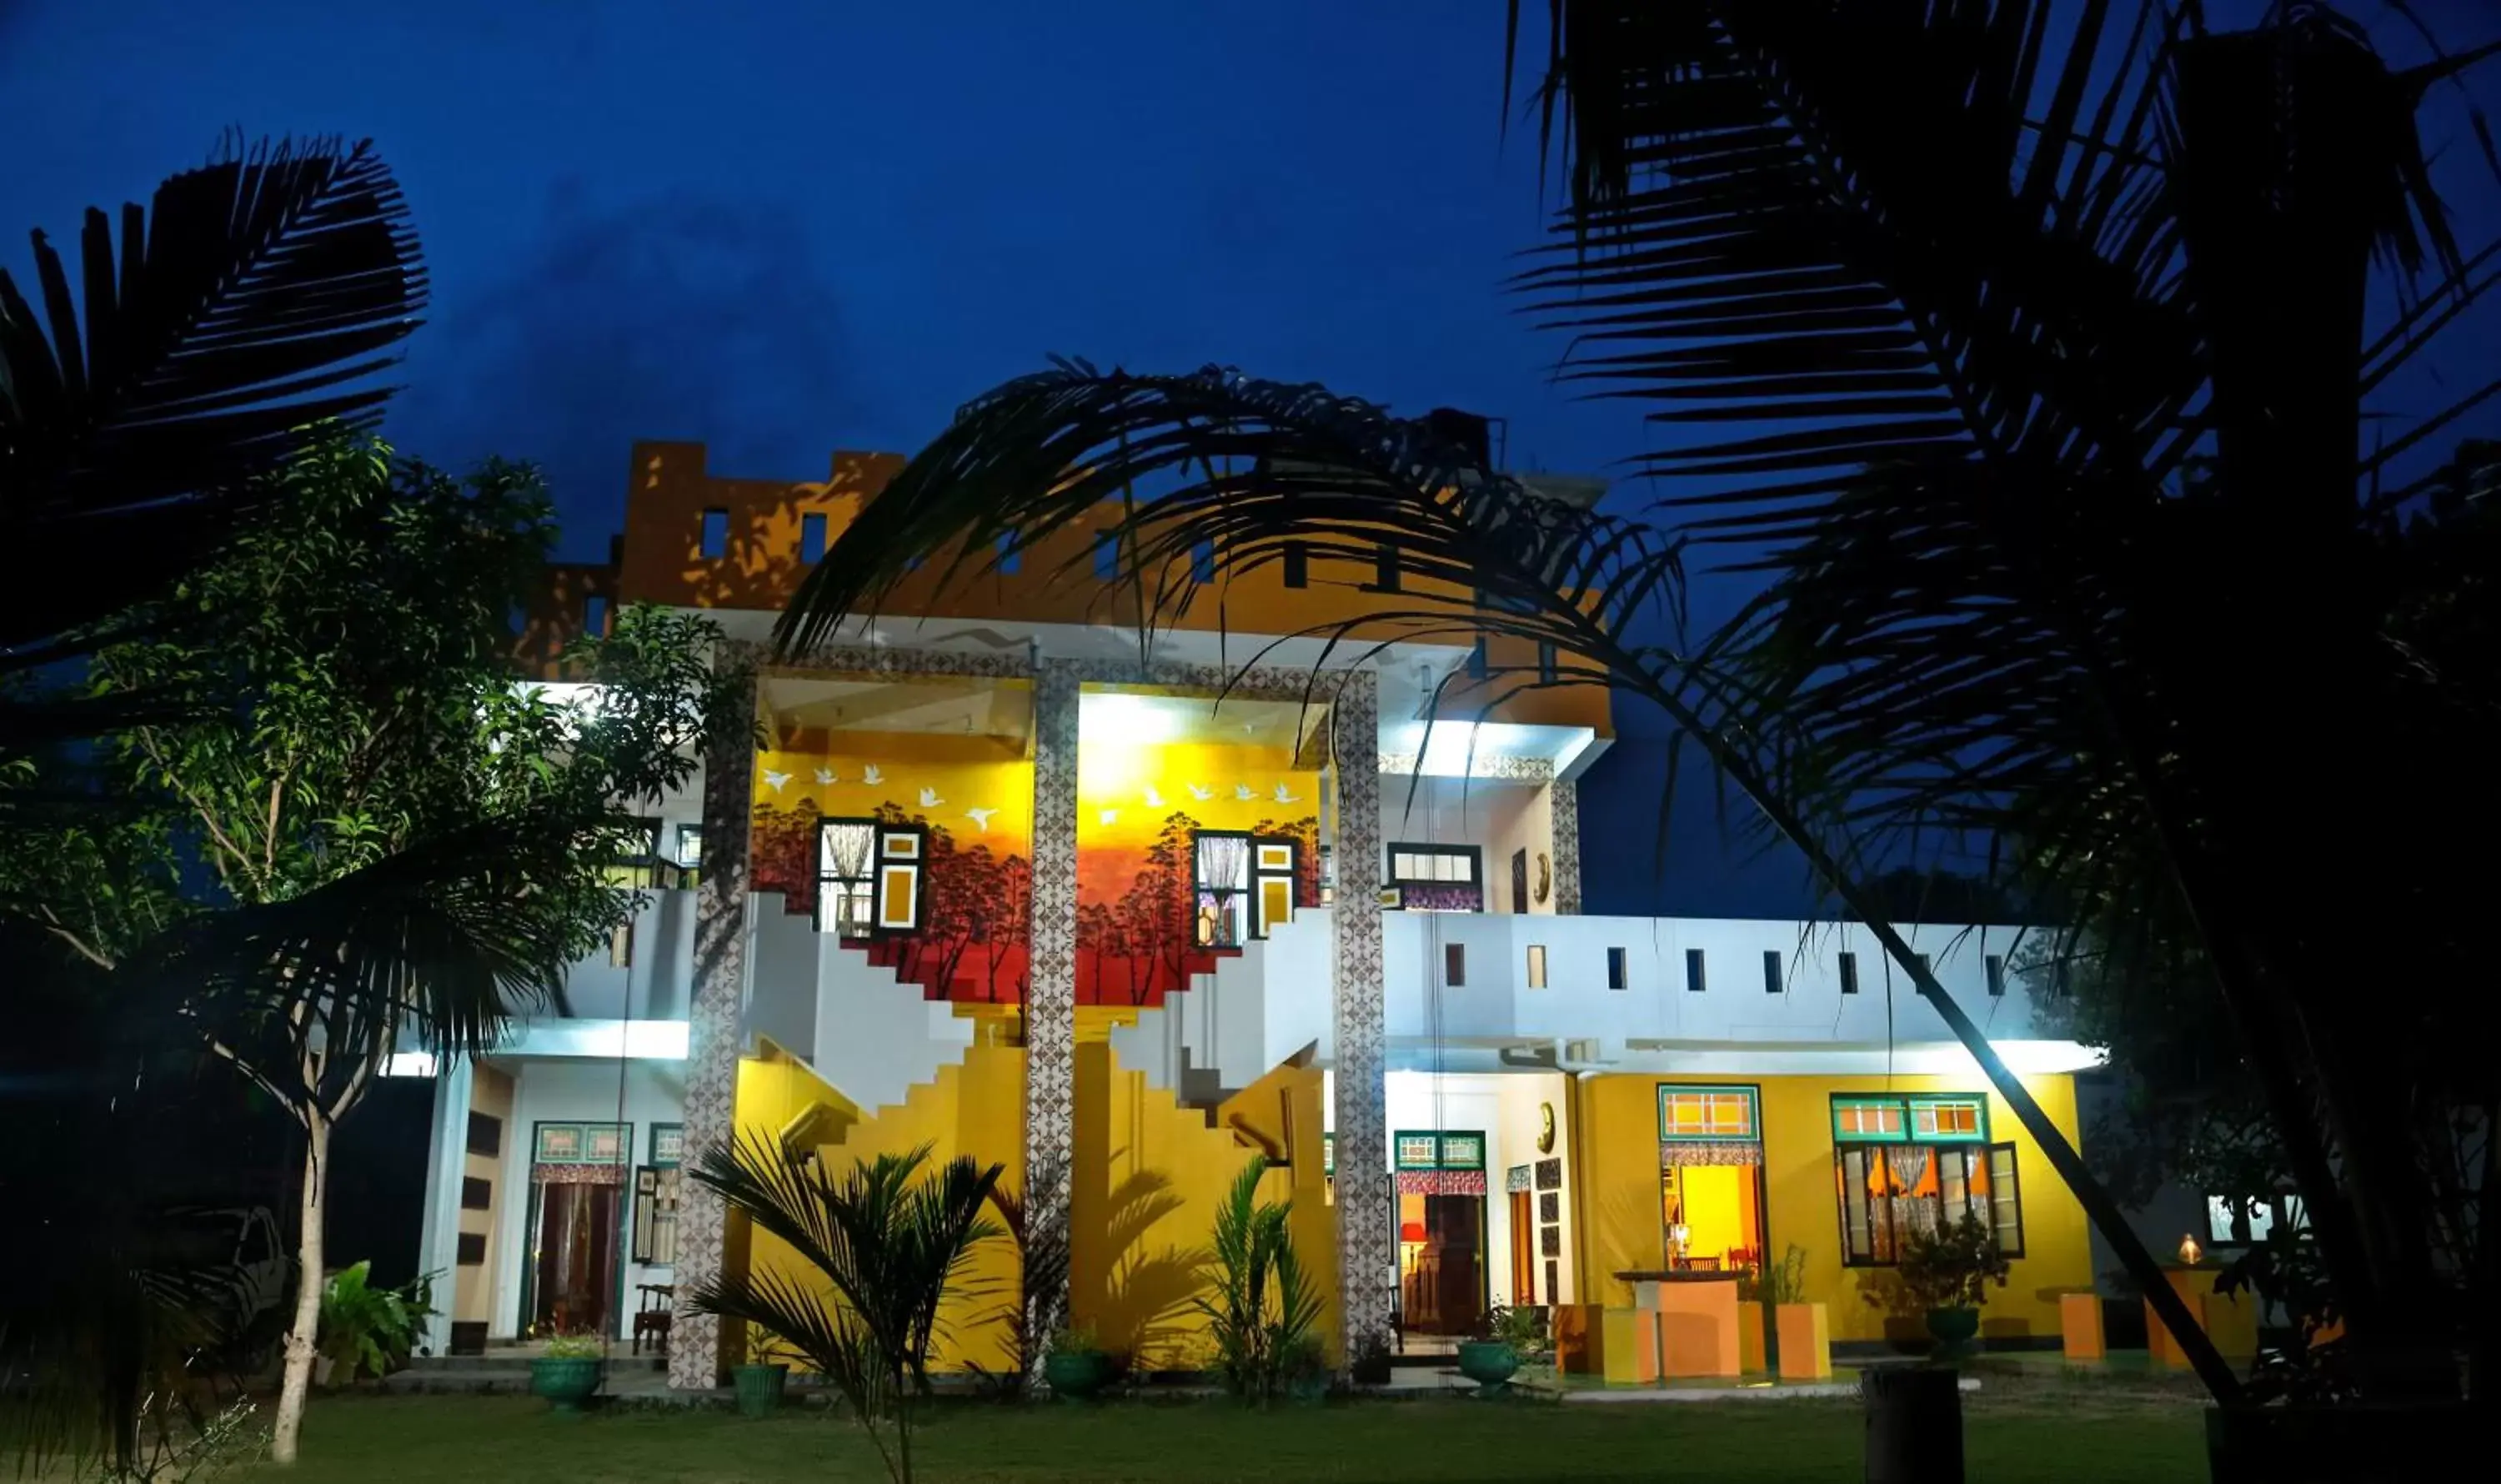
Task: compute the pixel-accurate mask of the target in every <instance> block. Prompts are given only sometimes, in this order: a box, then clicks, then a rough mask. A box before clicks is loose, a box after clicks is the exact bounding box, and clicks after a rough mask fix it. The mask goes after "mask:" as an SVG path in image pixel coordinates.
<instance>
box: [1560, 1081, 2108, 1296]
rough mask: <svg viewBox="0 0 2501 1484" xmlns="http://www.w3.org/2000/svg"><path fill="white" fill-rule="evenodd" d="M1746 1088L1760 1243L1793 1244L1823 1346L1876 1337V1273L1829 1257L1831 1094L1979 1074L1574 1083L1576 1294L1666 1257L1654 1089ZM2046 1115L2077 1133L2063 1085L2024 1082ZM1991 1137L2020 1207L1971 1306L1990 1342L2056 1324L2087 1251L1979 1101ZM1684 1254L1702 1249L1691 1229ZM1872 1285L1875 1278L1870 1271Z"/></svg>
mask: <svg viewBox="0 0 2501 1484" xmlns="http://www.w3.org/2000/svg"><path fill="white" fill-rule="evenodd" d="M1747 1082H1751V1083H1753V1084H1755V1085H1757V1086H1759V1087H1760V1088H1761V1090H1762V1121H1763V1152H1764V1166H1763V1186H1764V1194H1765V1197H1766V1200H1765V1207H1766V1209H1765V1222H1764V1227H1765V1237H1766V1244H1767V1247H1768V1249H1769V1252H1770V1254H1771V1255H1772V1256H1773V1257H1774V1258H1775V1259H1777V1257H1778V1256H1779V1254H1781V1253H1782V1252H1783V1251H1784V1250H1785V1249H1786V1248H1787V1247H1788V1246H1789V1245H1790V1244H1792V1243H1794V1244H1795V1245H1797V1246H1799V1247H1801V1248H1803V1249H1805V1251H1806V1297H1807V1299H1809V1300H1810V1301H1817V1302H1822V1303H1825V1304H1828V1305H1830V1308H1831V1320H1832V1337H1833V1338H1834V1339H1836V1340H1844V1339H1851V1340H1859V1339H1863V1340H1879V1339H1883V1338H1884V1318H1885V1316H1884V1312H1883V1311H1882V1310H1880V1309H1877V1308H1873V1307H1870V1306H1869V1305H1868V1304H1867V1303H1866V1302H1865V1301H1864V1299H1862V1297H1861V1294H1862V1291H1863V1288H1862V1285H1863V1281H1864V1280H1866V1279H1868V1278H1871V1277H1878V1276H1879V1275H1881V1274H1884V1273H1886V1272H1888V1271H1889V1269H1883V1268H1849V1269H1845V1268H1844V1267H1843V1266H1842V1265H1841V1213H1840V1208H1839V1204H1838V1197H1837V1195H1836V1190H1835V1183H1834V1175H1833V1144H1832V1109H1831V1096H1832V1095H1833V1094H1835V1093H1886V1092H1890V1093H1927V1092H1937V1093H1971V1092H1980V1091H1983V1090H1984V1089H1985V1087H1986V1084H1985V1083H1984V1082H1983V1081H1982V1080H1981V1079H1980V1078H1979V1077H1978V1076H1976V1075H1975V1076H1973V1077H1969V1078H1940V1077H1893V1078H1885V1077H1882V1076H1868V1077H1757V1078H1745V1077H1656V1076H1609V1077H1595V1078H1590V1079H1588V1080H1587V1081H1584V1082H1582V1083H1580V1084H1579V1085H1578V1087H1577V1088H1576V1090H1575V1095H1574V1096H1576V1097H1577V1098H1578V1099H1579V1109H1578V1112H1579V1119H1578V1124H1577V1131H1578V1133H1579V1137H1580V1145H1579V1151H1578V1157H1577V1159H1576V1160H1575V1163H1574V1174H1575V1175H1576V1176H1577V1177H1578V1192H1577V1194H1576V1195H1575V1197H1574V1201H1573V1203H1574V1208H1575V1210H1576V1211H1577V1212H1578V1213H1579V1217H1580V1221H1579V1229H1580V1236H1579V1239H1580V1243H1581V1245H1580V1248H1579V1251H1580V1253H1581V1255H1582V1258H1583V1265H1582V1273H1583V1274H1584V1281H1583V1282H1582V1283H1581V1284H1580V1285H1579V1287H1578V1289H1577V1296H1578V1298H1579V1299H1580V1300H1581V1301H1582V1302H1591V1303H1608V1304H1625V1303H1629V1302H1630V1301H1631V1295H1630V1293H1629V1292H1628V1290H1627V1288H1626V1286H1625V1285H1624V1284H1623V1283H1621V1282H1618V1281H1617V1280H1616V1279H1615V1277H1614V1276H1613V1275H1614V1274H1616V1273H1617V1272H1623V1271H1628V1270H1634V1269H1640V1268H1655V1267H1658V1266H1660V1265H1663V1263H1664V1262H1665V1256H1666V1255H1665V1252H1664V1250H1663V1249H1664V1247H1665V1234H1664V1231H1663V1228H1662V1225H1661V1222H1660V1215H1659V1171H1658V1092H1657V1090H1658V1088H1659V1087H1660V1086H1661V1085H1662V1084H1679V1083H1684V1084H1702V1085H1725V1084H1729V1083H1747ZM2024 1085H2025V1086H2026V1087H2027V1088H2029V1089H2030V1090H2031V1093H2032V1096H2034V1097H2035V1098H2038V1099H2039V1100H2040V1103H2041V1105H2042V1108H2043V1109H2044V1110H2045V1111H2046V1112H2048V1114H2049V1115H2050V1119H2051V1123H2053V1124H2055V1125H2056V1126H2057V1128H2058V1130H2059V1131H2060V1132H2061V1133H2063V1134H2065V1135H2066V1136H2067V1137H2068V1139H2070V1140H2074V1139H2075V1138H2076V1136H2077V1134H2076V1097H2075V1083H2074V1079H2072V1078H2070V1077H2068V1076H2065V1075H2053V1076H2038V1077H2027V1078H2025V1079H2024ZM1988 1127H1989V1136H1990V1138H1991V1139H1993V1140H1995V1141H1997V1142H2001V1143H2008V1142H2011V1143H2013V1144H2014V1145H2015V1146H2016V1165H2017V1169H2016V1175H2017V1182H2018V1194H2019V1196H2020V1198H2021V1201H2022V1208H2023V1242H2024V1255H2023V1256H2022V1257H2020V1258H2017V1259H2016V1260H2014V1263H2013V1270H2012V1272H2011V1273H2010V1274H2009V1277H2008V1282H2007V1286H2006V1287H2005V1288H2003V1289H1998V1288H1991V1289H1990V1290H1989V1293H1988V1302H1987V1305H1986V1307H1985V1308H1984V1309H1983V1310H1982V1314H1981V1322H1982V1325H1983V1332H1984V1333H1985V1334H1987V1335H1989V1336H1991V1337H2015V1336H2021V1335H2049V1334H2055V1333H2057V1332H2058V1300H2057V1295H2056V1290H2058V1289H2059V1288H2062V1287H2078V1286H2088V1285H2089V1284H2090V1283H2091V1282H2092V1256H2091V1249H2090V1245H2089V1239H2088V1237H2087V1235H2086V1228H2085V1222H2084V1208H2083V1207H2082V1206H2080V1205H2078V1204H2077V1203H2076V1199H2075V1197H2073V1196H2072V1195H2070V1194H2069V1193H2068V1191H2067V1188H2066V1187H2065V1186H2064V1185H2062V1184H2060V1183H2059V1180H2058V1177H2057V1174H2056V1173H2055V1172H2054V1171H2052V1170H2051V1168H2050V1164H2049V1162H2048V1161H2047V1160H2046V1159H2044V1158H2043V1157H2042V1154H2041V1150H2040V1146H2039V1145H2037V1144H2035V1143H2034V1142H2033V1141H2032V1139H2031V1137H2030V1136H2029V1135H2028V1134H2026V1133H2025V1132H2024V1131H2023V1129H2022V1126H2021V1125H2020V1124H2018V1123H2017V1122H2016V1120H2015V1113H2014V1110H2013V1109H2011V1108H2009V1107H2008V1106H2007V1105H2006V1102H2005V1100H2004V1099H2003V1098H2000V1097H1998V1096H1996V1095H1995V1094H1993V1093H1992V1094H1989V1095H1988ZM1694 1245H1695V1248H1696V1250H1702V1246H1703V1244H1702V1242H1701V1240H1700V1238H1699V1236H1698V1235H1697V1238H1696V1241H1695V1244H1694ZM1879 1281H1880V1282H1881V1278H1880V1279H1879Z"/></svg>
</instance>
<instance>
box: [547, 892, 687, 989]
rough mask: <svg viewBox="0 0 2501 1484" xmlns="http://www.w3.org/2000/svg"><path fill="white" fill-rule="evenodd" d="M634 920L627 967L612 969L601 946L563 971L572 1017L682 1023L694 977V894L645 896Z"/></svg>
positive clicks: (614, 966) (611, 964)
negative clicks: (688, 992) (680, 1021)
mask: <svg viewBox="0 0 2501 1484" xmlns="http://www.w3.org/2000/svg"><path fill="white" fill-rule="evenodd" d="M643 898H644V901H643V907H642V910H641V911H639V912H637V913H636V914H635V915H634V940H633V948H632V953H631V955H630V961H629V962H628V963H627V964H626V965H625V966H624V967H621V968H620V967H618V966H617V965H616V964H613V963H611V962H610V961H609V950H608V949H607V948H606V947H605V946H602V947H600V948H596V949H593V950H592V951H591V952H590V954H589V956H588V957H586V958H584V959H581V960H578V961H575V963H574V964H573V966H572V967H571V968H569V969H567V970H566V971H565V980H564V993H565V999H566V1001H567V1003H568V1004H569V1005H570V1006H571V1008H572V1010H573V1013H574V1015H575V1016H577V1017H579V1018H583V1019H589V1020H625V1019H633V1020H684V1019H685V1018H686V1006H687V1003H688V1000H687V993H686V992H687V987H688V986H689V985H691V984H693V983H694V972H695V894H694V893H692V892H657V891H654V892H646V893H644V894H643Z"/></svg>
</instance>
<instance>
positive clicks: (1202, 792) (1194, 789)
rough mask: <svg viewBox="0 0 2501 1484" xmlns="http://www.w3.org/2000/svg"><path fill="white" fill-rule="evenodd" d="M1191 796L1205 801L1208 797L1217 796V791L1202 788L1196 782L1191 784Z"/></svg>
mask: <svg viewBox="0 0 2501 1484" xmlns="http://www.w3.org/2000/svg"><path fill="white" fill-rule="evenodd" d="M1189 796H1190V797H1192V798H1195V799H1198V800H1200V801H1201V802H1204V801H1206V800H1208V799H1211V798H1214V797H1215V796H1216V791H1215V790H1214V789H1202V788H1200V787H1199V786H1198V785H1196V784H1191V785H1190V786H1189Z"/></svg>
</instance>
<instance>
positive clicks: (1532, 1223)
mask: <svg viewBox="0 0 2501 1484" xmlns="http://www.w3.org/2000/svg"><path fill="white" fill-rule="evenodd" d="M1536 1201H1537V1197H1535V1196H1532V1195H1530V1194H1529V1193H1528V1192H1526V1191H1513V1192H1512V1193H1511V1301H1512V1303H1513V1304H1514V1305H1526V1304H1532V1303H1535V1302H1536V1301H1537V1205H1536ZM1550 1301H1551V1300H1550Z"/></svg>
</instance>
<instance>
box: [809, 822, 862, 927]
mask: <svg viewBox="0 0 2501 1484" xmlns="http://www.w3.org/2000/svg"><path fill="white" fill-rule="evenodd" d="M876 920H877V821H875V820H827V821H825V822H824V823H823V824H822V825H820V826H817V931H818V932H830V933H834V934H836V935H837V936H840V937H846V938H864V937H867V936H868V934H869V929H870V927H872V926H873V925H874V924H875V922H876Z"/></svg>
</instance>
